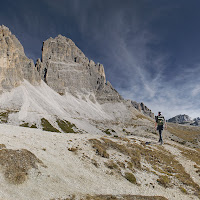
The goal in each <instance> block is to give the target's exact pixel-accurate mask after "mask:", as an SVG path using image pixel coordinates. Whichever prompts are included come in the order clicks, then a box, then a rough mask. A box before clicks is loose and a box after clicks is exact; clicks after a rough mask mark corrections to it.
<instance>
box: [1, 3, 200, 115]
mask: <svg viewBox="0 0 200 200" xmlns="http://www.w3.org/2000/svg"><path fill="white" fill-rule="evenodd" d="M199 8H200V1H199V0H190V1H189V0H187V1H186V0H171V1H170V0H17V1H13V0H7V1H2V0H1V7H0V24H4V25H6V26H7V27H9V29H10V30H11V31H12V33H13V34H15V35H16V36H17V38H18V39H19V40H20V42H21V43H22V45H23V46H24V49H25V53H26V55H27V56H28V57H29V58H32V59H34V61H36V59H37V58H40V57H41V47H42V42H43V41H45V40H46V39H48V38H49V37H56V36H57V35H58V34H62V35H64V36H66V37H68V38H71V39H72V40H73V41H74V42H75V43H76V45H77V46H78V47H79V48H80V49H81V50H82V51H83V52H84V54H85V55H86V56H87V57H88V58H89V59H92V60H94V61H95V62H99V63H102V64H103V65H104V68H105V71H106V77H107V80H109V81H110V82H111V84H112V85H113V86H114V88H115V89H117V91H118V92H119V93H120V94H121V95H122V96H123V97H124V98H126V99H132V100H135V101H138V102H144V103H145V104H146V105H147V106H148V107H149V108H150V109H152V111H153V112H154V113H157V112H158V111H162V112H163V115H164V116H166V118H169V117H173V116H175V115H177V114H188V115H189V116H191V117H192V118H194V117H198V116H200V101H199V99H200V56H199V54H200V12H199Z"/></svg>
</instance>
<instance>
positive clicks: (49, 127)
mask: <svg viewBox="0 0 200 200" xmlns="http://www.w3.org/2000/svg"><path fill="white" fill-rule="evenodd" d="M41 125H42V126H43V130H44V131H50V132H60V131H59V130H58V129H56V128H54V127H53V126H52V125H51V124H50V123H49V122H48V120H46V119H45V118H42V119H41Z"/></svg>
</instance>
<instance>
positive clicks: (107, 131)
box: [103, 129, 115, 135]
mask: <svg viewBox="0 0 200 200" xmlns="http://www.w3.org/2000/svg"><path fill="white" fill-rule="evenodd" d="M103 132H104V133H105V134H107V135H112V133H115V130H113V129H112V130H110V129H106V130H105V131H103Z"/></svg>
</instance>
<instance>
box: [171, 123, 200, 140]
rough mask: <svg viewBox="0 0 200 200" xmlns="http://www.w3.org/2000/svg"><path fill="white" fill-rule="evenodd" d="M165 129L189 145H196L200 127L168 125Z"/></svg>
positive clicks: (199, 135)
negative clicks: (189, 143)
mask: <svg viewBox="0 0 200 200" xmlns="http://www.w3.org/2000/svg"><path fill="white" fill-rule="evenodd" d="M167 129H168V131H169V132H170V133H172V134H173V135H176V136H177V137H179V138H181V139H183V140H185V141H188V142H191V143H197V140H196V139H197V138H199V139H200V127H193V126H183V125H179V124H173V123H168V128H167Z"/></svg>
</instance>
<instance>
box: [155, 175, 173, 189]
mask: <svg viewBox="0 0 200 200" xmlns="http://www.w3.org/2000/svg"><path fill="white" fill-rule="evenodd" d="M157 182H158V183H159V184H160V185H162V186H163V187H165V188H167V187H169V186H170V183H171V180H170V179H169V177H168V176H160V177H159V179H157Z"/></svg>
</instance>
